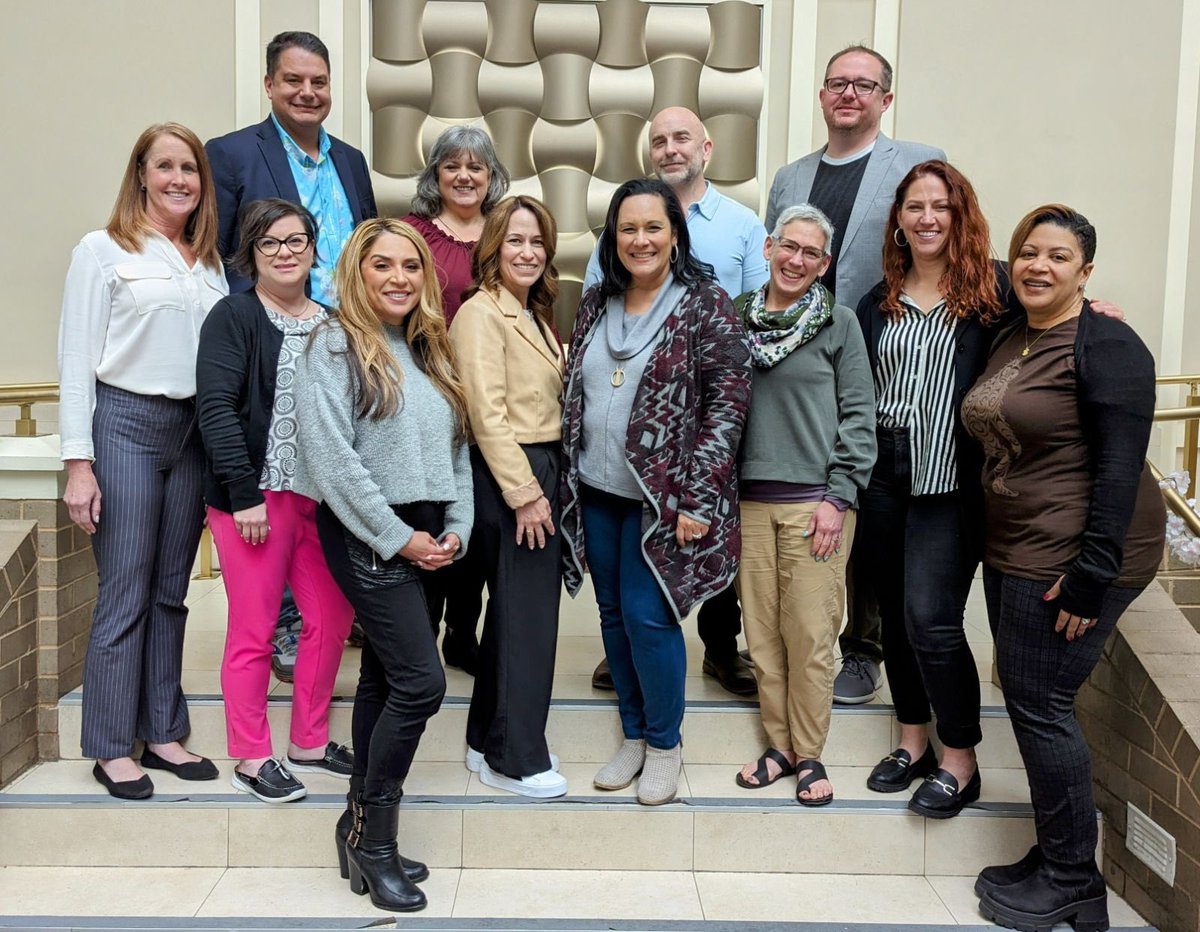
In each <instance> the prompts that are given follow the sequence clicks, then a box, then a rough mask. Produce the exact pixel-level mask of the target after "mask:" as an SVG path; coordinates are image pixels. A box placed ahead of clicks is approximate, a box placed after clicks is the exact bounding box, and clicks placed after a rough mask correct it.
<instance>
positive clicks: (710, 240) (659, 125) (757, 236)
mask: <svg viewBox="0 0 1200 932" xmlns="http://www.w3.org/2000/svg"><path fill="white" fill-rule="evenodd" d="M712 148H713V144H712V140H711V139H709V138H708V133H706V132H705V130H704V124H703V123H701V122H700V118H699V117H698V116H696V114H694V113H692V111H691V110H688V109H687V108H686V107H667V108H666V109H665V110H662V111H660V112H659V113H658V115H657V116H655V117H654V119H653V120H652V121H651V123H650V161H651V163H653V165H654V171H655V173H656V174H657V175H658V177H659V178H660V179H662V180H663V181H665V182H666V183H667V184H668V185H670V186H671V190H673V191H674V192H675V194H676V196H677V197H678V198H679V203H680V204H681V205H682V206H683V212H684V215H685V216H686V217H687V228H688V237H689V239H690V240H691V243H692V252H693V253H695V255H696V258H697V259H699V260H700V261H701V262H707V263H708V264H709V265H711V266H712V267H713V269H714V271H715V273H716V277H717V284H719V285H720V286H721V287H722V288H724V289H725V291H726V292H728V294H729V297H730V298H736V297H737V296H738V295H740V294H743V293H744V292H747V291H750V290H751V289H754V288H758V287H759V286H760V285H762V284H763V282H765V281H766V280H767V278H768V277H769V274H770V273H769V270H768V268H767V260H766V256H765V255H764V253H763V244H764V242H765V241H766V238H767V230H766V228H765V227H764V226H763V224H762V221H761V220H759V219H758V215H757V214H756V213H755V212H754V211H752V210H750V208H748V207H745V206H744V205H742V204H739V203H738V202H737V201H735V200H733V199H732V198H729V197H726V196H725V195H723V194H721V193H720V192H719V191H718V190H717V189H716V188H714V187H713V186H712V185H711V184H710V183H709V182H708V181H707V180H705V178H704V166H706V165H707V164H708V160H709V159H710V158H711V157H712ZM599 281H600V261H599V249H598V247H597V249H595V250H593V251H592V258H591V259H590V260H589V261H588V267H587V273H586V275H585V276H584V280H583V287H584V290H585V291H586V290H587V289H588V288H590V287H591V286H592V285H595V284H597V283H598V282H599ZM741 622H742V613H741V610H740V609H739V608H738V601H737V595H736V594H735V593H734V591H733V587H730V588H729V589H726V590H725V591H724V592H722V593H720V594H719V595H717V596H715V597H714V598H711V599H709V600H708V601H707V602H705V603H704V605H702V606H701V607H700V614H699V618H698V621H697V627H698V628H699V631H700V639H701V640H702V641H703V642H704V667H703V669H704V672H705V673H706V674H707V675H709V676H712V677H714V678H715V679H716V680H717V681H718V682H719V683H720V684H721V685H722V686H724V687H725V688H726V689H727V690H729V691H730V692H732V693H734V694H736V695H739V696H747V695H754V693H756V692H757V691H758V686H757V683H756V682H755V679H754V670H753V668H752V667H751V666H750V664H749V662H748V661H747V660H746V659H745V658H744V657H742V656H741V655H739V654H738V650H737V636H738V632H739V631H740V630H741V627H742V625H741ZM592 685H593V686H596V687H598V688H601V689H612V688H613V687H612V678H611V677H610V676H609V673H608V666H607V663H606V662H605V663H601V664H600V666H599V667H597V668H596V672H595V673H594V674H593V675H592Z"/></svg>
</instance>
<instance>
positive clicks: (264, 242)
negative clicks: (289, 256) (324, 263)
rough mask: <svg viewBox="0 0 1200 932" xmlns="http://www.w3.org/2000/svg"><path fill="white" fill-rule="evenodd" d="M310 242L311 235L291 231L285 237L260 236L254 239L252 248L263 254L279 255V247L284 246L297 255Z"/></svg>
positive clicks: (268, 255)
mask: <svg viewBox="0 0 1200 932" xmlns="http://www.w3.org/2000/svg"><path fill="white" fill-rule="evenodd" d="M311 244H312V237H311V236H309V235H308V234H307V233H293V234H292V235H291V236H289V237H288V238H287V239H276V238H275V237H274V236H260V237H259V238H258V239H256V240H255V241H254V248H255V249H257V250H258V251H259V252H261V253H262V254H263V255H264V256H267V257H270V256H277V255H279V247H281V246H286V247H287V248H288V251H289V252H291V253H293V254H296V255H299V254H300V253H302V252H304V250H306V249H307V248H308V247H309V246H310V245H311Z"/></svg>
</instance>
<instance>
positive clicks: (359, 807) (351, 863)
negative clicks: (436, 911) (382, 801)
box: [346, 802, 427, 913]
mask: <svg viewBox="0 0 1200 932" xmlns="http://www.w3.org/2000/svg"><path fill="white" fill-rule="evenodd" d="M353 812H354V825H353V826H352V827H351V829H350V836H349V837H348V838H347V839H346V861H347V862H348V863H347V867H348V868H349V871H350V890H351V891H352V892H354V893H357V894H358V895H359V896H362V895H363V894H364V893H366V894H369V895H370V897H371V902H372V903H373V904H375V906H376V907H378V908H379V909H386V910H393V911H395V912H401V913H409V912H414V911H415V910H418V909H424V908H425V906H426V903H427V901H426V899H425V894H424V893H422V892H421V890H420V888H419V887H417V885H416V884H414V883H413V882H412V881H411V880H409V879H408V876H407V875H406V874H405V873H404V870H403V867H402V866H401V861H400V853H399V852H398V851H397V850H396V829H397V824H398V822H399V818H400V807H399V805H398V804H397V803H392V804H390V805H387V806H374V805H371V804H370V803H363V802H355V803H354V809H353Z"/></svg>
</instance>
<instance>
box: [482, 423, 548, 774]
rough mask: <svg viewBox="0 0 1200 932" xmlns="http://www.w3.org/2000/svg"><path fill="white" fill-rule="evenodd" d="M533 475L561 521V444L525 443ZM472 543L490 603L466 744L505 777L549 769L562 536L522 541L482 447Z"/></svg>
mask: <svg viewBox="0 0 1200 932" xmlns="http://www.w3.org/2000/svg"><path fill="white" fill-rule="evenodd" d="M522 449H523V450H524V451H525V455H526V456H527V457H528V458H529V465H530V466H531V467H532V469H533V475H534V477H535V478H536V479H537V481H538V484H539V485H541V487H542V488H543V489H546V490H549V493H550V494H549V495H548V496H547V497H548V498H549V500H550V506H551V510H552V513H553V517H554V526H555V528H557V527H558V524H559V518H560V509H559V502H558V495H557V494H555V493H556V490H557V489H558V477H559V444H558V443H539V444H523V445H522ZM471 467H472V470H473V471H474V474H475V530H474V532H473V533H472V535H471V541H472V547H473V548H474V549H477V550H478V551H479V554H480V562H481V563H482V564H483V565H484V566H486V567H487V587H488V604H487V615H486V616H485V617H484V620H483V639H482V640H481V641H480V644H479V648H480V649H479V669H478V671H477V672H476V674H475V691H474V692H473V693H472V695H471V711H470V713H469V714H468V716H467V744H469V745H470V746H471V747H472V748H474V749H475V750H477V751H482V752H483V755H484V759H485V760H486V761H487V763H488V766H489V767H491V768H492V769H493V770H496V771H498V772H500V773H502V774H505V775H506V776H510V777H528V776H532V775H533V774H535V773H542V772H544V771H546V770H549V769H550V753H549V750H548V749H547V747H546V718H547V716H548V715H549V712H550V694H551V691H552V687H553V685H554V654H555V649H556V647H557V644H558V606H559V598H560V594H561V587H562V534H561V533H555V534H553V535H548V536H547V538H546V546H545V548H544V549H538V548H536V547H535V548H534V549H533V550H530V549H529V547H528V545H525V544H517V543H515V541H516V534H517V519H516V513H515V512H514V511H513V510H512V509H511V508H510V507H509V506H508V505H506V504H505V502H504V498H503V496H502V495H501V493H500V487H499V486H498V485H497V484H496V480H495V479H494V478H492V473H491V471H490V470H489V469H488V467H487V463H486V462H485V461H484V458H483V456H482V455H481V454H480V452H479V448H478V447H474V446H473V447H471Z"/></svg>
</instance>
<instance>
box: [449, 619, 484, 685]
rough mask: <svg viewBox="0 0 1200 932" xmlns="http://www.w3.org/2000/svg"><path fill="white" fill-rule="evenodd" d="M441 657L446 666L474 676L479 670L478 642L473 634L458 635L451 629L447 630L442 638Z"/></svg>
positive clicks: (472, 632)
mask: <svg viewBox="0 0 1200 932" xmlns="http://www.w3.org/2000/svg"><path fill="white" fill-rule="evenodd" d="M442 657H444V658H445V660H446V666H448V667H458V669H460V670H462V671H463V672H464V673H467V674H469V675H470V676H474V675H475V671H476V670H478V669H479V642H478V641H477V640H475V632H474V631H471V632H468V633H466V634H459V633H457V632H456V631H455V630H454V629H453V628H447V629H446V634H445V636H444V637H443V638H442Z"/></svg>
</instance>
